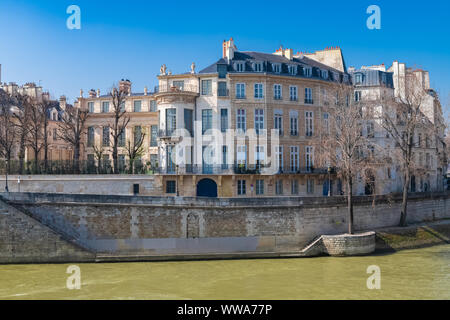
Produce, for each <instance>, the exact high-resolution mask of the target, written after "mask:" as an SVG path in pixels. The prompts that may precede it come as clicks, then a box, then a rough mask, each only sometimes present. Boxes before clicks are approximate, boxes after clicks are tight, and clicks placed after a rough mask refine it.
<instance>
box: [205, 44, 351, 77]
mask: <svg viewBox="0 0 450 320" xmlns="http://www.w3.org/2000/svg"><path fill="white" fill-rule="evenodd" d="M234 62H244V70H243V72H245V73H249V72H256V71H254V69H253V63H255V62H262V63H263V66H262V72H265V73H275V72H274V71H273V66H272V65H273V64H275V63H277V64H278V63H279V64H281V72H277V73H276V74H281V75H288V76H302V75H303V71H302V70H303V69H304V68H305V67H310V68H312V75H311V76H312V77H317V76H320V75H319V74H318V70H326V71H329V75H328V79H331V77H332V75H331V74H330V73H336V74H338V75H339V76H341V75H342V74H343V73H342V72H341V71H339V70H337V69H334V68H332V67H330V66H328V65H325V64H323V63H320V62H318V61H315V60H313V59H310V58H308V57H305V56H298V57H294V58H293V59H292V60H290V59H288V58H286V57H284V56H281V55H276V54H270V53H262V52H253V51H245V52H240V51H236V52H235V53H234V58H233V59H232V60H231V61H228V60H227V59H224V58H221V59H219V60H218V61H217V62H215V63H213V64H212V65H210V66H208V67H206V68H204V69H203V70H201V71H200V72H199V73H200V74H208V73H217V72H218V66H219V65H225V66H226V72H232V73H234V72H237V71H235V70H234V67H233V64H234ZM289 65H294V66H297V73H296V74H294V75H293V74H291V73H289V70H288V66H289Z"/></svg>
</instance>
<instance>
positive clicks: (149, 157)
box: [75, 80, 158, 171]
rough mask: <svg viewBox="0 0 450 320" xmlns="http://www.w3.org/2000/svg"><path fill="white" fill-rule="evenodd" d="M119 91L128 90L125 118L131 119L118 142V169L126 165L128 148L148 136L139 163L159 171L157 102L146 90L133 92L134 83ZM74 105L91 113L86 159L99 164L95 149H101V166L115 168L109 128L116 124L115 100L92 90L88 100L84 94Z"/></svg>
mask: <svg viewBox="0 0 450 320" xmlns="http://www.w3.org/2000/svg"><path fill="white" fill-rule="evenodd" d="M119 86H120V87H125V88H126V90H127V91H128V96H127V97H126V99H125V106H124V108H125V110H126V113H125V116H126V117H129V118H130V122H129V123H128V125H127V126H126V129H125V134H124V135H123V136H122V137H121V138H120V139H119V166H120V167H122V168H124V167H126V165H127V151H126V148H125V146H126V144H127V142H128V141H129V140H130V139H134V138H135V135H136V134H137V133H145V138H144V139H145V140H144V143H143V149H144V153H143V154H142V155H141V156H140V159H139V163H140V164H142V165H147V167H148V168H150V167H157V163H158V156H157V155H158V141H157V136H158V111H157V105H156V100H155V99H154V97H153V95H152V94H151V93H150V92H149V91H148V89H147V88H145V90H144V92H142V93H135V92H132V83H131V82H130V81H129V80H122V81H120V83H119ZM75 105H76V106H77V107H79V108H84V109H86V110H89V117H88V119H87V121H86V127H87V132H86V135H85V141H84V146H85V148H84V153H85V155H84V159H86V160H87V161H88V162H89V163H97V160H98V159H96V153H95V149H94V147H96V148H99V149H102V152H103V154H102V162H103V163H104V165H105V170H106V171H108V168H107V167H109V168H111V166H112V162H113V161H112V141H111V134H110V131H109V130H110V129H108V127H110V125H111V123H112V121H113V105H112V97H111V95H109V94H105V95H101V94H100V90H97V91H95V90H90V91H89V95H88V97H83V92H81V94H80V97H79V98H78V99H77V102H76V103H75Z"/></svg>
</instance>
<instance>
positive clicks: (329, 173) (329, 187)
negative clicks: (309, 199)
mask: <svg viewBox="0 0 450 320" xmlns="http://www.w3.org/2000/svg"><path fill="white" fill-rule="evenodd" d="M328 196H329V197H331V167H330V166H328Z"/></svg>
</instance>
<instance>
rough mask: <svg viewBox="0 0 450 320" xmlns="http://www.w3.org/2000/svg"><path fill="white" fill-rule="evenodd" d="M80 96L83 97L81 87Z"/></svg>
mask: <svg viewBox="0 0 450 320" xmlns="http://www.w3.org/2000/svg"><path fill="white" fill-rule="evenodd" d="M80 98H83V89H80Z"/></svg>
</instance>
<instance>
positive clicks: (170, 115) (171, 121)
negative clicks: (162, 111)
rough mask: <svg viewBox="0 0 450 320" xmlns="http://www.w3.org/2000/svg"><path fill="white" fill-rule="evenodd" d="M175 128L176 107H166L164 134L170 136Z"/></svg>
mask: <svg viewBox="0 0 450 320" xmlns="http://www.w3.org/2000/svg"><path fill="white" fill-rule="evenodd" d="M176 128H177V109H175V108H170V109H166V135H168V136H171V135H172V133H173V132H174V131H175V130H176Z"/></svg>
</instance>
